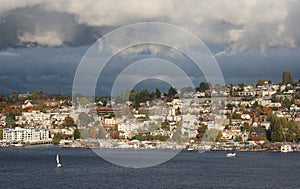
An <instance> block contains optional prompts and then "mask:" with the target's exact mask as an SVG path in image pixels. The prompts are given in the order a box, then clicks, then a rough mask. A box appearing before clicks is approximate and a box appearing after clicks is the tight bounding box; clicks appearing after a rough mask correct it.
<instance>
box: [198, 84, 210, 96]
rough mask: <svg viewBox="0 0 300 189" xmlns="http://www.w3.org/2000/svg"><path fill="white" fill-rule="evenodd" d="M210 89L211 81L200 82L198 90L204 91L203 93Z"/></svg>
mask: <svg viewBox="0 0 300 189" xmlns="http://www.w3.org/2000/svg"><path fill="white" fill-rule="evenodd" d="M208 89H209V83H206V82H201V83H200V84H199V87H198V88H196V90H197V91H199V92H202V93H203V92H205V91H206V90H208Z"/></svg>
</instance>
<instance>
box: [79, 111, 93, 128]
mask: <svg viewBox="0 0 300 189" xmlns="http://www.w3.org/2000/svg"><path fill="white" fill-rule="evenodd" d="M78 119H79V121H80V125H84V126H86V125H88V124H89V123H90V122H91V118H90V117H89V115H88V114H87V113H85V112H81V113H80V114H79V115H78Z"/></svg>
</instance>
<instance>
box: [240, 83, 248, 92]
mask: <svg viewBox="0 0 300 189" xmlns="http://www.w3.org/2000/svg"><path fill="white" fill-rule="evenodd" d="M238 86H239V91H244V88H245V86H246V85H245V84H244V83H239V84H238Z"/></svg>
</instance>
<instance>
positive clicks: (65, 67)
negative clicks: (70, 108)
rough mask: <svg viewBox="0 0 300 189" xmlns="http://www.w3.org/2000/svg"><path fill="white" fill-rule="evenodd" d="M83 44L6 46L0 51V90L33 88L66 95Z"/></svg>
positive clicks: (80, 55) (26, 89) (27, 89)
mask: <svg viewBox="0 0 300 189" xmlns="http://www.w3.org/2000/svg"><path fill="white" fill-rule="evenodd" d="M86 50H87V47H86V46H82V47H76V48H75V47H73V48H71V47H60V48H50V47H48V48H39V47H35V48H30V49H26V50H25V49H8V52H9V53H6V54H3V53H2V54H1V53H0V64H1V65H2V67H1V69H0V83H1V84H0V90H1V91H0V93H11V92H13V91H23V92H24V91H30V92H33V91H36V90H41V91H44V92H46V93H50V94H51V93H56V92H65V93H67V94H69V95H70V92H71V88H72V84H73V78H74V75H75V71H76V68H77V65H78V63H79V62H80V59H81V57H82V56H83V54H84V52H85V51H86Z"/></svg>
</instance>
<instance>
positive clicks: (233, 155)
mask: <svg viewBox="0 0 300 189" xmlns="http://www.w3.org/2000/svg"><path fill="white" fill-rule="evenodd" d="M235 155H236V153H228V154H227V155H226V157H235Z"/></svg>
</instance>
